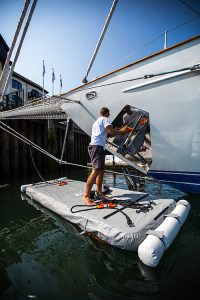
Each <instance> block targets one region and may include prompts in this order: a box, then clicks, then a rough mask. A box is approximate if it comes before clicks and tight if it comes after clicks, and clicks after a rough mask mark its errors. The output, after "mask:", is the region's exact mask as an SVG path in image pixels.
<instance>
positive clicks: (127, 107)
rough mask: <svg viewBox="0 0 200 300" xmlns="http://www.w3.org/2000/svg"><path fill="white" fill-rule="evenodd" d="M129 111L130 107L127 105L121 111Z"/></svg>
mask: <svg viewBox="0 0 200 300" xmlns="http://www.w3.org/2000/svg"><path fill="white" fill-rule="evenodd" d="M130 109H131V107H130V105H128V104H127V105H125V106H124V109H123V111H128V110H130Z"/></svg>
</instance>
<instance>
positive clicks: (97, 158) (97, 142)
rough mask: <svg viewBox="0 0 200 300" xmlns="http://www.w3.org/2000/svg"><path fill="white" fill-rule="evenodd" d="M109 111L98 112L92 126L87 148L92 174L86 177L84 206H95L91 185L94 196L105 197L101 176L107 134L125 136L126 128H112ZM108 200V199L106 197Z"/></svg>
mask: <svg viewBox="0 0 200 300" xmlns="http://www.w3.org/2000/svg"><path fill="white" fill-rule="evenodd" d="M109 115H110V112H109V109H108V108H107V107H103V108H102V109H101V110H100V117H99V118H98V119H97V120H96V121H95V122H94V124H93V126H92V135H91V142H90V144H89V146H88V152H89V156H90V159H91V163H92V172H91V174H90V176H89V177H88V180H87V183H86V188H85V193H84V196H83V201H84V202H85V204H86V205H95V202H94V201H93V200H92V199H91V196H90V192H91V189H92V186H93V184H95V183H96V186H97V187H96V194H97V196H100V197H102V198H105V197H106V196H105V195H104V194H103V192H102V183H103V175H104V168H105V144H106V140H107V134H109V135H111V136H116V135H125V134H127V133H128V132H129V131H128V128H127V127H126V126H125V127H123V128H122V129H120V130H116V129H114V128H113V126H112V124H111V122H110V120H109V119H108V117H109ZM106 198H108V197H106Z"/></svg>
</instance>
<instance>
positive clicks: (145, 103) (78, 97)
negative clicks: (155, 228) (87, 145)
mask: <svg viewBox="0 0 200 300" xmlns="http://www.w3.org/2000/svg"><path fill="white" fill-rule="evenodd" d="M199 79H200V36H196V37H193V38H191V39H190V40H187V41H184V42H182V43H180V44H177V45H174V46H172V47H170V48H167V49H165V50H162V51H160V52H157V53H155V54H153V55H151V56H148V57H145V58H143V59H141V60H139V61H136V62H133V63H132V64H129V65H127V66H125V67H123V68H120V69H118V70H116V71H114V72H111V73H109V74H106V75H104V76H102V77H99V78H97V79H95V80H93V81H90V82H88V83H86V84H84V85H82V86H79V87H77V88H75V89H73V90H71V91H69V92H67V93H65V94H64V95H63V97H64V98H67V99H70V100H74V102H73V101H71V102H70V103H64V104H63V105H62V109H63V110H64V111H65V112H66V113H67V114H68V115H69V116H70V117H71V118H72V119H73V120H74V121H75V122H76V123H77V124H78V126H80V127H81V128H82V129H83V130H84V131H85V132H86V133H87V134H88V135H90V134H91V127H92V124H93V122H94V120H95V119H96V118H98V116H99V111H100V109H101V107H103V106H106V107H109V109H110V111H111V116H110V118H111V120H114V119H115V118H116V117H117V116H118V114H119V113H120V111H121V110H122V109H123V107H124V106H125V105H127V104H129V105H131V106H134V107H137V108H139V109H141V110H143V111H146V112H148V113H149V123H150V133H151V142H152V143H151V147H152V164H151V166H150V167H149V170H148V174H149V175H150V176H153V177H155V178H157V179H159V180H160V181H161V182H163V183H167V184H170V185H172V186H174V187H176V188H177V189H180V190H182V191H184V192H188V193H200V121H199V114H200V106H199V103H198V102H199V98H200V88H199ZM106 148H107V149H108V150H109V151H110V152H111V153H113V151H112V148H111V147H110V146H109V144H107V147H106ZM114 153H115V154H116V155H117V156H118V157H120V158H122V159H124V160H125V161H126V162H128V160H127V158H126V156H123V155H121V154H119V153H117V152H114ZM130 164H131V162H130Z"/></svg>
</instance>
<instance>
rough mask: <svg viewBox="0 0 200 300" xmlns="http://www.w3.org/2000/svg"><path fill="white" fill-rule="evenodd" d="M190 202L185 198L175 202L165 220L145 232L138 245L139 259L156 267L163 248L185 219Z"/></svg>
mask: <svg viewBox="0 0 200 300" xmlns="http://www.w3.org/2000/svg"><path fill="white" fill-rule="evenodd" d="M189 210H190V204H189V202H188V201H186V200H183V199H182V200H180V201H178V202H177V204H176V207H175V209H174V210H173V211H172V212H171V213H170V214H169V215H166V218H165V220H164V221H163V222H162V223H161V224H160V225H159V226H158V227H157V228H156V229H155V230H149V231H148V232H147V234H148V236H147V237H146V238H145V240H144V241H143V242H142V243H141V244H140V245H139V247H138V256H139V258H140V260H141V261H142V262H143V263H144V264H145V265H147V266H149V267H156V266H157V265H158V263H159V261H160V259H161V257H162V255H163V253H164V251H165V250H167V249H168V248H169V246H170V245H171V243H172V242H173V240H174V239H175V237H176V236H177V234H178V232H179V230H180V228H181V226H182V225H183V223H184V222H185V220H186V219H187V216H188V213H189Z"/></svg>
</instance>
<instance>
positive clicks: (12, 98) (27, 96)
mask: <svg viewBox="0 0 200 300" xmlns="http://www.w3.org/2000/svg"><path fill="white" fill-rule="evenodd" d="M8 51H9V47H8V45H7V44H6V42H5V40H4V39H3V37H2V35H1V34H0V76H1V73H2V70H3V67H4V64H5V61H6V57H7V53H8ZM11 64H12V63H11V62H10V65H11ZM42 93H43V88H42V87H41V86H40V85H38V84H37V83H35V82H33V81H31V80H29V79H28V78H26V77H24V76H22V75H20V74H18V73H16V72H13V74H12V77H11V81H10V83H9V85H8V88H7V92H6V95H5V96H4V99H3V104H2V105H3V109H13V108H16V107H20V106H22V105H24V104H26V103H27V102H28V101H29V100H33V99H36V98H40V97H42ZM44 94H45V95H46V94H48V91H46V90H44Z"/></svg>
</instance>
